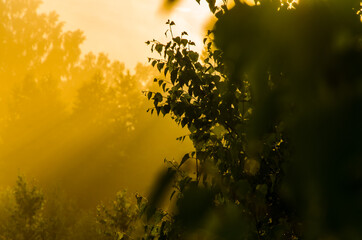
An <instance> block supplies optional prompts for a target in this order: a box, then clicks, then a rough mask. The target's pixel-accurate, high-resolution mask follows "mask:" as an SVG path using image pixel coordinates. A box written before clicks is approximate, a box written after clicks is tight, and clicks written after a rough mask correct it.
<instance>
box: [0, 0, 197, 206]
mask: <svg viewBox="0 0 362 240" xmlns="http://www.w3.org/2000/svg"><path fill="white" fill-rule="evenodd" d="M39 6H40V3H39V1H0V18H1V23H2V24H1V26H0V168H1V173H0V187H6V186H12V185H13V184H14V183H15V180H16V179H17V177H18V176H19V175H24V176H26V178H27V179H34V180H35V181H36V182H37V183H38V184H39V185H40V186H41V187H42V188H43V189H45V191H48V190H49V191H50V189H54V188H59V189H62V190H64V191H65V192H66V193H67V194H68V195H69V196H71V198H74V199H75V200H76V201H78V202H79V204H80V206H83V207H91V206H92V207H93V206H95V204H96V203H98V202H99V201H100V200H104V199H108V198H110V197H113V196H114V195H115V193H116V192H117V191H119V190H121V189H128V191H129V192H132V193H135V192H140V193H142V194H145V193H147V190H148V188H149V186H150V185H151V184H152V182H153V178H154V176H155V175H156V174H157V173H158V171H160V168H162V166H163V160H164V159H165V158H167V159H169V160H172V159H175V160H178V159H179V158H181V157H182V156H183V154H185V153H186V152H188V151H189V150H190V149H191V148H192V145H191V143H190V141H188V140H187V139H186V140H185V141H184V142H183V143H181V142H179V141H176V138H177V137H179V136H182V135H184V134H185V131H184V130H183V129H182V128H181V127H179V126H177V125H176V124H175V123H174V122H173V121H172V120H171V119H170V118H169V117H165V118H162V117H157V116H151V114H150V113H147V112H146V110H147V109H148V108H150V107H152V103H151V102H148V101H147V98H146V97H145V96H144V94H143V93H142V91H143V90H148V89H150V88H151V83H152V81H153V78H154V77H155V76H157V75H158V74H159V73H158V72H157V71H156V70H154V69H153V68H152V67H150V66H146V65H143V64H137V65H136V67H135V68H134V69H126V67H125V63H123V62H122V61H117V60H111V59H110V58H109V57H108V55H107V54H106V53H99V54H98V53H96V54H94V53H92V52H89V53H87V52H82V51H81V44H82V43H84V40H85V38H86V36H85V34H84V33H83V32H82V31H81V30H76V29H75V30H73V31H65V30H64V24H63V23H62V22H60V21H59V20H58V19H59V16H58V15H57V14H56V13H55V12H50V13H39V11H38V10H39ZM154 34H155V35H159V33H154ZM150 37H152V36H150ZM145 40H147V39H145ZM127 57H128V56H123V59H124V61H127ZM130 57H131V56H130Z"/></svg>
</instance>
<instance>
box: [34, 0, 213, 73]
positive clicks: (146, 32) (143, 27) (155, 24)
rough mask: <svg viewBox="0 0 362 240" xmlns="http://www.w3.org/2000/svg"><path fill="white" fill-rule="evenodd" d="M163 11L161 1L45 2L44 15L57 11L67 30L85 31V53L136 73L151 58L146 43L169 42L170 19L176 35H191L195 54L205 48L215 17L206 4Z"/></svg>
mask: <svg viewBox="0 0 362 240" xmlns="http://www.w3.org/2000/svg"><path fill="white" fill-rule="evenodd" d="M161 8H162V1H161V0H152V1H151V0H132V1H125V0H43V4H42V5H41V7H40V11H41V12H49V11H56V12H57V13H58V14H59V19H60V21H62V22H65V25H64V30H76V29H81V30H82V31H83V32H84V35H85V37H86V40H85V41H84V43H83V44H82V46H81V48H82V52H83V53H87V52H89V51H92V52H94V53H99V52H104V53H106V54H108V56H109V58H110V59H113V60H115V59H117V60H120V61H122V62H124V63H125V64H126V67H127V68H129V69H131V70H132V69H133V68H134V67H135V65H136V64H137V62H141V63H146V62H147V57H148V56H150V51H149V47H148V46H147V45H146V44H145V41H147V40H152V39H154V38H155V39H158V40H161V41H166V39H165V35H164V32H165V31H166V29H167V26H166V25H165V22H166V21H167V19H171V20H173V21H175V22H176V26H175V28H174V31H175V34H179V33H181V32H182V31H187V32H188V33H189V37H190V38H191V39H192V40H193V41H194V42H196V48H195V50H197V51H200V50H201V48H202V38H203V35H204V34H205V23H206V22H207V19H208V18H210V16H211V14H210V11H209V9H208V5H207V3H206V1H201V4H200V5H198V4H197V3H196V1H195V0H185V1H182V2H181V3H180V4H178V5H177V6H176V7H175V8H174V9H173V10H172V11H171V12H169V13H165V12H162V11H161Z"/></svg>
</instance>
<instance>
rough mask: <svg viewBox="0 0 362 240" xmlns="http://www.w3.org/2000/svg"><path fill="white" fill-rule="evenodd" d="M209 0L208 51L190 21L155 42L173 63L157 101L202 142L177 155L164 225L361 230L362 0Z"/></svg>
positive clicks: (312, 234) (274, 234)
mask: <svg viewBox="0 0 362 240" xmlns="http://www.w3.org/2000/svg"><path fill="white" fill-rule="evenodd" d="M207 2H208V3H209V5H210V10H211V11H212V12H213V13H214V14H215V16H216V17H217V18H218V21H217V22H216V24H215V27H214V30H212V31H209V32H208V37H207V38H205V40H204V43H205V47H206V52H207V54H205V58H204V59H202V60H200V59H199V55H198V54H197V53H196V52H194V51H192V50H191V47H192V45H194V43H193V42H192V41H190V40H188V39H187V37H186V36H187V33H185V32H184V33H182V34H181V36H176V37H174V35H173V34H171V36H172V40H171V41H170V42H168V43H165V44H164V43H161V42H158V41H156V40H153V41H148V42H147V44H149V45H151V51H156V52H158V53H159V54H160V57H161V58H160V59H150V62H151V64H152V65H153V66H154V67H156V68H157V69H158V70H159V71H160V72H161V73H164V75H165V77H164V78H156V79H155V81H156V82H157V83H158V84H159V85H160V86H161V87H162V89H163V90H162V91H160V92H148V93H147V94H146V95H147V97H148V99H150V100H152V101H153V102H154V109H152V111H155V112H156V113H157V114H162V115H167V114H170V115H171V116H172V117H173V119H174V120H175V121H176V122H177V123H179V124H180V125H181V126H183V127H184V126H186V127H187V128H188V129H189V132H190V134H189V135H188V136H189V137H190V139H191V140H192V141H193V143H194V147H195V151H194V152H191V153H189V154H186V155H185V156H184V158H182V160H181V162H180V163H179V164H177V163H175V162H172V161H171V162H169V164H170V169H173V171H175V172H176V174H175V176H174V177H173V178H172V179H171V180H170V179H167V181H170V182H171V183H172V184H173V187H174V190H175V191H174V192H173V193H172V195H171V198H176V200H175V201H176V207H175V209H174V210H172V212H173V213H174V216H173V219H174V222H173V224H172V230H171V231H170V233H169V235H168V237H169V238H170V239H194V238H195V239H200V238H205V239H301V238H303V239H359V238H361V236H362V232H361V228H360V223H361V222H362V219H361V215H360V213H361V212H362V209H361V204H360V203H361V200H362V194H361V189H362V185H361V176H362V175H361V161H360V158H361V151H360V145H361V140H360V138H359V137H358V136H359V135H360V134H361V127H360V126H359V125H360V124H359V123H360V122H361V116H362V115H361V114H360V113H359V112H360V111H359V109H361V107H362V106H361V97H362V91H361V90H362V88H361V86H362V85H361V80H362V79H361V77H362V76H361V66H362V55H361V54H362V48H361V37H362V35H361V33H362V32H361V30H362V28H361V27H362V26H361V20H360V14H361V11H360V8H361V6H360V1H357V0H355V1H353V0H350V1H337V0H335V1H334V0H330V1H307V0H305V1H299V4H296V3H294V1H279V0H278V1H273V0H265V1H255V5H254V6H249V5H246V4H244V3H240V2H238V1H235V6H234V7H233V8H231V9H228V7H227V1H225V2H223V4H222V5H221V6H216V4H215V1H207ZM167 24H168V25H169V28H170V31H171V32H172V25H174V22H172V21H168V22H167ZM152 111H151V112H152ZM184 138H185V137H181V138H180V140H183V139H184ZM186 164H188V167H184V165H186ZM192 165H193V167H192ZM190 166H191V167H190ZM161 185H167V184H166V183H161ZM157 191H159V188H158V187H156V188H155V192H157ZM167 192H168V191H164V192H163V194H167ZM160 194H161V193H159V194H158V195H160ZM157 198H158V199H159V198H160V197H159V196H158V197H157Z"/></svg>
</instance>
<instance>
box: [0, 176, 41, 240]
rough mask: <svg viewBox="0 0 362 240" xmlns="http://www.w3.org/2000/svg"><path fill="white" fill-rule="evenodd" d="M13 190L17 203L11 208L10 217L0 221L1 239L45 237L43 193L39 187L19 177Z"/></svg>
mask: <svg viewBox="0 0 362 240" xmlns="http://www.w3.org/2000/svg"><path fill="white" fill-rule="evenodd" d="M13 191H14V192H13V194H14V195H13V196H14V200H15V203H16V204H15V206H14V207H13V209H11V214H10V215H8V219H4V220H5V221H3V222H1V223H0V224H1V227H0V230H1V232H0V239H13V240H27V239H29V240H38V239H39V240H40V239H43V234H44V229H45V222H44V218H43V215H42V212H43V205H44V197H43V194H42V193H41V192H40V191H39V189H38V188H36V187H29V186H28V184H27V182H26V181H25V180H24V178H23V177H19V178H18V180H17V182H16V186H15V188H14V190H13ZM5 207H7V206H5Z"/></svg>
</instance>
